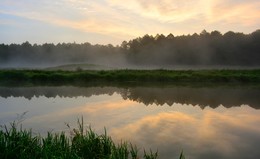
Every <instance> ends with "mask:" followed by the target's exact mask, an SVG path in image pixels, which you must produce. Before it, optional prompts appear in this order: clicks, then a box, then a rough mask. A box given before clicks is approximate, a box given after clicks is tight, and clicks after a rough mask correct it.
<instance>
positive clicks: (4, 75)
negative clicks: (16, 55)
mask: <svg viewBox="0 0 260 159" xmlns="http://www.w3.org/2000/svg"><path fill="white" fill-rule="evenodd" d="M91 82H171V83H174V82H175V83H178V82H193V83H195V82H197V83H204V82H214V83H259V82H260V70H259V69H257V70H183V71H174V70H107V71H94V70H92V71H91V70H87V71H81V70H79V71H46V70H0V84H2V85H4V84H12V83H13V84H17V83H20V84H28V83H32V84H76V83H83V84H84V83H91Z"/></svg>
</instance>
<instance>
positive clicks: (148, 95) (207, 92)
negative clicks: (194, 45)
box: [0, 86, 260, 109]
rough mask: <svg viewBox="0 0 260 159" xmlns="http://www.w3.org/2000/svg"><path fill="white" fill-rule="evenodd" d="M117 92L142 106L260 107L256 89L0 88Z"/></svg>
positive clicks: (5, 92) (39, 92) (27, 93)
mask: <svg viewBox="0 0 260 159" xmlns="http://www.w3.org/2000/svg"><path fill="white" fill-rule="evenodd" d="M114 93H118V94H120V95H121V96H122V98H123V99H124V100H132V101H135V102H139V103H143V104H145V105H146V106H149V105H152V104H155V105H157V106H162V105H168V106H172V105H173V104H174V103H180V104H191V105H194V106H195V105H199V106H200V107H201V109H204V108H205V107H207V106H209V107H211V108H216V107H218V106H219V105H223V106H224V107H226V108H230V107H234V106H241V105H242V104H246V105H249V106H251V107H253V108H255V109H259V108H260V104H259V103H260V98H259V97H260V96H259V95H260V90H259V89H257V88H245V87H199V88H194V87H181V86H171V87H160V86H150V87H148V86H147V87H128V88H125V87H112V86H111V87H98V86H96V87H67V86H64V87H16V88H9V87H1V88H0V96H1V97H3V98H8V97H11V96H13V97H24V98H27V99H29V100H30V99H31V98H33V97H39V96H45V97H47V98H55V97H70V98H72V97H78V96H84V97H91V96H93V95H102V94H108V95H113V94H114Z"/></svg>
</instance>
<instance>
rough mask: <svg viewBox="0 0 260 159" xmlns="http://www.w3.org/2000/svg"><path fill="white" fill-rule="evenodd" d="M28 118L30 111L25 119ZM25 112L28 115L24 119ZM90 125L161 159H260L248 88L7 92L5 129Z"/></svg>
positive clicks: (257, 99) (258, 120)
mask: <svg viewBox="0 0 260 159" xmlns="http://www.w3.org/2000/svg"><path fill="white" fill-rule="evenodd" d="M23 112H27V113H26V114H25V115H24V116H22V117H21V114H22V113H23ZM19 114H20V115H19ZM81 116H83V117H84V120H85V124H86V126H88V125H92V128H93V129H94V130H95V131H96V132H98V133H102V132H104V131H103V129H104V126H105V127H106V129H107V131H108V133H109V134H110V135H111V136H112V138H113V139H114V140H115V141H118V142H120V141H121V139H122V140H128V141H131V142H132V143H134V144H136V145H138V146H139V148H140V151H141V152H142V151H143V150H142V148H146V149H149V148H151V149H152V150H154V151H156V150H157V149H158V151H159V158H160V159H168V158H178V156H179V154H180V152H181V151H182V150H184V153H185V157H187V158H190V159H191V158H192V159H202V158H211V159H214V158H216V159H219V158H236V159H240V158H241V159H244V158H252V159H255V158H260V151H259V147H260V90H259V89H258V88H248V87H235V88H233V87H214V88H201V87H199V88H191V87H176V86H167V87H166V86H161V87H160V86H154V87H153V86H149V87H25V88H22V87H18V88H8V87H1V88H0V124H1V125H3V124H8V123H9V122H11V121H13V120H16V119H18V120H19V118H22V119H20V120H24V121H23V122H22V124H23V127H25V128H32V129H33V132H35V133H41V134H43V135H44V134H46V132H47V131H53V132H58V131H69V130H68V129H67V127H66V126H65V124H64V123H65V122H66V123H69V124H70V125H71V126H75V125H76V120H77V118H78V117H81Z"/></svg>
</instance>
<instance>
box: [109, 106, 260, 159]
mask: <svg viewBox="0 0 260 159" xmlns="http://www.w3.org/2000/svg"><path fill="white" fill-rule="evenodd" d="M248 110H249V111H250V109H248V108H247V107H243V108H242V109H234V110H225V112H217V111H213V110H212V109H207V110H204V111H203V114H202V115H201V116H194V115H191V114H188V113H183V112H173V111H172V112H161V113H158V114H156V115H147V116H144V117H143V118H141V119H140V120H138V121H136V122H134V123H131V124H128V125H125V126H123V127H120V128H115V129H113V131H112V134H113V136H115V137H116V138H118V139H120V138H123V139H126V140H130V141H134V142H135V143H138V145H140V144H143V146H145V147H147V148H149V147H152V148H153V149H156V148H158V149H159V152H162V154H163V155H164V156H161V157H162V158H167V156H168V157H169V156H178V152H180V151H181V149H183V150H184V151H185V150H187V151H186V153H185V154H186V157H187V158H205V157H206V158H219V157H220V158H241V159H242V158H248V157H249V158H257V157H259V156H260V153H259V152H258V151H257V150H256V149H255V147H259V146H260V145H259V142H260V137H259V133H260V127H259V126H257V125H258V124H257V123H259V122H260V117H259V112H257V113H255V114H251V113H249V112H247V111H248ZM126 132H127V133H126ZM256 141H257V142H256Z"/></svg>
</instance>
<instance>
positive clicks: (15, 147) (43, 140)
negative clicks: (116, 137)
mask: <svg viewBox="0 0 260 159" xmlns="http://www.w3.org/2000/svg"><path fill="white" fill-rule="evenodd" d="M157 156H158V152H152V151H150V152H149V153H146V151H145V150H144V155H143V158H144V159H156V158H157ZM0 158H1V159H9V158H12V159H16V158H62V159H66V158H68V159H71V158H73V159H74V158H76V159H81V158H86V159H128V158H131V159H137V158H140V157H139V154H138V148H137V147H136V146H133V145H132V144H131V143H128V142H121V143H120V144H115V143H114V142H113V141H112V139H111V137H109V136H108V135H107V133H106V131H105V133H104V134H102V135H98V134H97V133H95V132H94V131H93V130H92V129H91V128H90V127H89V128H88V129H86V130H84V128H83V119H82V120H78V129H73V130H72V131H71V136H70V137H67V136H66V135H65V133H64V132H61V133H59V134H52V133H48V135H47V136H46V137H41V136H39V135H38V136H35V135H33V133H32V131H31V130H23V129H22V128H20V129H18V128H17V124H16V123H15V122H13V123H12V124H11V128H7V127H6V126H3V127H2V129H1V130H0ZM180 158H181V157H180Z"/></svg>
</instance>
